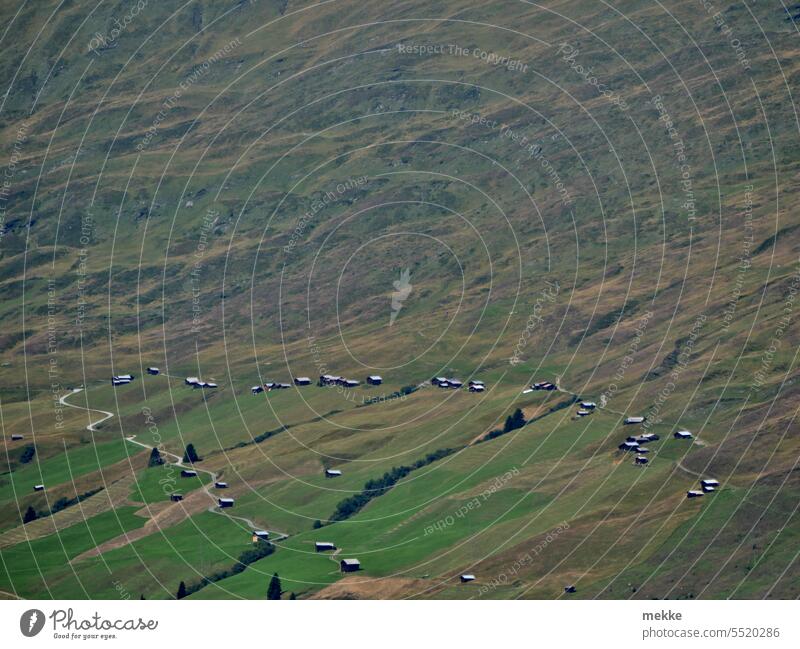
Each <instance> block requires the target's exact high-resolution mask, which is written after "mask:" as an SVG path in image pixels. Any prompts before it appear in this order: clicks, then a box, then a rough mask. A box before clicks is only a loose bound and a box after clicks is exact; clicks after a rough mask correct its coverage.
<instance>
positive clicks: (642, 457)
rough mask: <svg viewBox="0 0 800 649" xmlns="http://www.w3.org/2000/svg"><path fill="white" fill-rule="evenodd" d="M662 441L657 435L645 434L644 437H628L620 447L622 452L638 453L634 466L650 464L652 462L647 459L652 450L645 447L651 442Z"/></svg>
mask: <svg viewBox="0 0 800 649" xmlns="http://www.w3.org/2000/svg"><path fill="white" fill-rule="evenodd" d="M659 439H661V437H660V436H659V435H657V434H656V433H645V434H644V435H628V437H627V438H626V439H625V441H624V442H622V444H620V445H619V447H618V448H619V450H620V451H627V452H630V453H636V457H635V458H634V460H633V462H634V464H642V465H644V464H649V463H650V460H649V459H648V458H647V457H646V456H647V454H648V453H649V452H650V449H649V448H647V446H645V444H648V443H650V442H655V441H658V440H659Z"/></svg>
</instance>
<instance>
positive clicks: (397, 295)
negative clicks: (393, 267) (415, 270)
mask: <svg viewBox="0 0 800 649" xmlns="http://www.w3.org/2000/svg"><path fill="white" fill-rule="evenodd" d="M410 279H411V270H410V269H409V268H406V269H405V270H403V271H401V272H400V279H399V280H398V281H396V282H392V285H393V286H394V291H393V292H392V315H391V316H390V318H389V326H390V327H391V326H392V325H393V324H394V321H395V320H396V319H397V316H398V314H399V313H400V309H402V308H403V302H405V301H406V299H407V298H408V296H409V295H411V290H412V289H413V288H414V287H413V286H412V285H411V282H410V281H409V280H410Z"/></svg>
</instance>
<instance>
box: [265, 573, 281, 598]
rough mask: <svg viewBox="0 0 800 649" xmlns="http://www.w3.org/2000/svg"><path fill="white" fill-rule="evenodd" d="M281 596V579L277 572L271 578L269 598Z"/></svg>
mask: <svg viewBox="0 0 800 649" xmlns="http://www.w3.org/2000/svg"><path fill="white" fill-rule="evenodd" d="M280 598H281V580H280V579H279V578H278V573H277V572H276V573H275V574H274V575H272V579H270V580H269V587H268V588H267V599H280Z"/></svg>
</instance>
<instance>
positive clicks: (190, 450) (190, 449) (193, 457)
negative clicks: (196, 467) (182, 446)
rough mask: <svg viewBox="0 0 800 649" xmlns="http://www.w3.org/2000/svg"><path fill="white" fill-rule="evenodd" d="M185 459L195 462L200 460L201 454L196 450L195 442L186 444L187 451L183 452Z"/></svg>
mask: <svg viewBox="0 0 800 649" xmlns="http://www.w3.org/2000/svg"><path fill="white" fill-rule="evenodd" d="M183 461H184V462H190V463H192V464H193V463H195V462H199V461H200V456H199V455H198V454H197V451H195V450H194V444H187V445H186V452H185V453H184V454H183Z"/></svg>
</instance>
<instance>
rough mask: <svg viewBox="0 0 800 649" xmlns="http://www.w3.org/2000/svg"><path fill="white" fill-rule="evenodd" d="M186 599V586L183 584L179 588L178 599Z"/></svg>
mask: <svg viewBox="0 0 800 649" xmlns="http://www.w3.org/2000/svg"><path fill="white" fill-rule="evenodd" d="M184 597H186V584H184V583H183V582H181V583H180V585H179V586H178V599H183V598H184Z"/></svg>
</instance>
